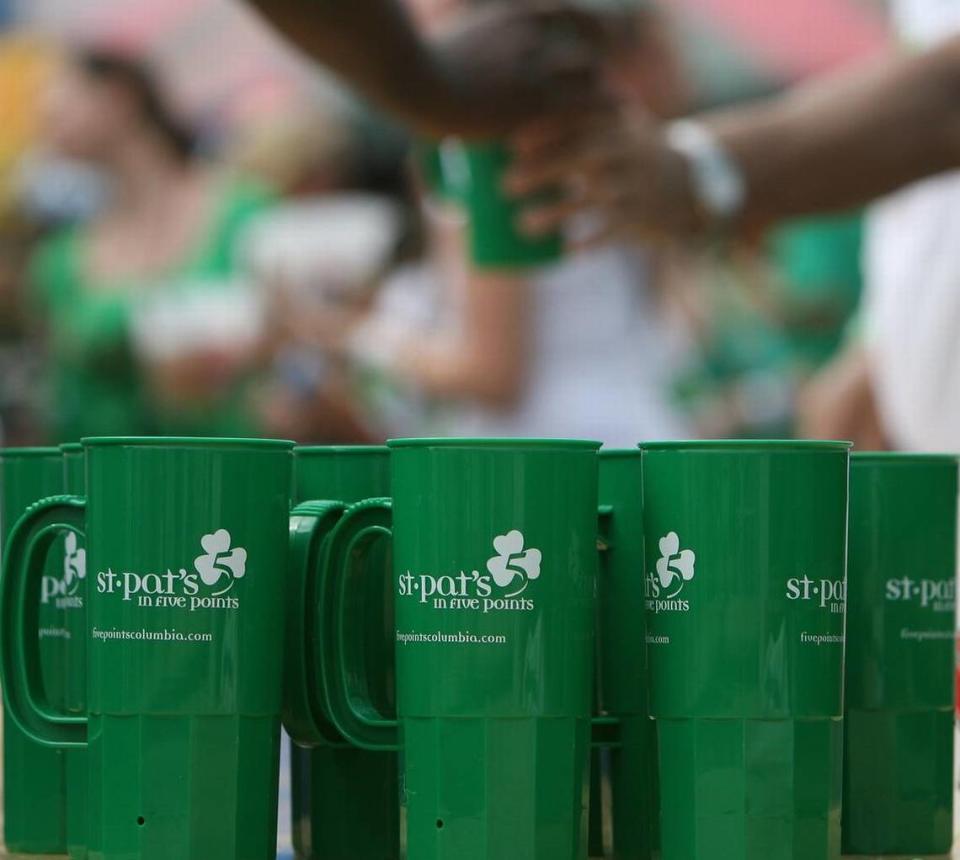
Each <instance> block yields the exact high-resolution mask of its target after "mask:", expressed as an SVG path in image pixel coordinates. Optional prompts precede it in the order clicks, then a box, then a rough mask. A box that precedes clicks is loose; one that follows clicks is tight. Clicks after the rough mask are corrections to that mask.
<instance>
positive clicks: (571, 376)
mask: <svg viewBox="0 0 960 860" xmlns="http://www.w3.org/2000/svg"><path fill="white" fill-rule="evenodd" d="M648 277H649V274H648V272H647V267H646V265H645V264H644V261H643V259H642V257H641V255H639V254H637V253H635V252H632V251H628V250H621V249H618V248H607V249H603V250H598V251H592V252H589V253H583V254H578V255H576V256H573V257H570V258H568V259H567V260H565V261H563V262H562V263H560V264H558V265H557V266H555V267H553V268H551V269H547V270H545V271H544V272H543V273H542V274H540V275H538V276H536V277H535V278H534V281H533V283H532V284H530V286H529V288H530V289H532V290H533V291H534V293H533V303H534V314H533V316H534V330H533V331H532V332H531V334H530V336H531V337H532V338H533V348H532V349H531V350H530V361H531V366H530V368H529V369H528V373H527V387H526V394H525V395H524V396H523V398H522V399H521V402H520V403H519V405H518V406H517V407H516V408H515V409H512V410H510V411H509V412H497V411H494V410H491V409H487V408H481V407H477V406H470V405H464V406H463V407H461V408H459V409H456V410H454V411H453V412H452V413H451V414H449V415H448V419H449V424H448V425H447V426H446V428H445V429H446V430H447V432H448V433H449V434H451V435H458V436H459V435H463V436H482V437H491V436H493V437H496V436H502V437H510V438H514V437H547V438H572V439H592V440H596V441H600V442H603V443H605V444H606V445H608V446H613V447H619V448H628V447H631V448H632V447H635V446H636V445H637V443H639V442H641V441H649V440H652V439H675V438H688V437H689V435H690V428H689V427H687V426H686V424H685V422H684V421H683V419H682V418H681V416H680V415H679V413H678V412H677V410H676V409H675V408H673V407H672V406H671V405H670V402H669V398H668V394H667V389H668V386H669V379H670V375H671V372H672V371H673V369H674V366H675V362H674V360H673V357H674V355H675V354H676V352H677V348H678V345H677V344H673V343H671V341H670V339H669V333H668V332H666V331H664V325H663V324H662V322H661V320H660V319H659V314H658V312H657V309H656V307H655V303H654V301H653V300H652V298H651V296H650V295H649V291H648V288H647V282H648Z"/></svg>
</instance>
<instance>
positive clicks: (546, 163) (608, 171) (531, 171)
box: [506, 109, 705, 244]
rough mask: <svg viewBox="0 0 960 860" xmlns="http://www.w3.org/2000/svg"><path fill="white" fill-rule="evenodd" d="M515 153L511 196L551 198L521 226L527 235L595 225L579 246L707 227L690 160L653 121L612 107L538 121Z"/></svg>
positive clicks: (521, 135)
mask: <svg viewBox="0 0 960 860" xmlns="http://www.w3.org/2000/svg"><path fill="white" fill-rule="evenodd" d="M513 148H514V153H515V162H514V165H513V168H512V170H511V171H510V172H509V174H508V175H507V178H506V191H507V192H508V193H509V194H512V195H513V196H515V197H518V198H521V199H526V198H529V197H531V196H537V197H541V198H542V199H544V200H545V201H547V202H541V203H539V204H531V205H530V206H529V207H527V209H525V211H524V214H523V216H522V219H521V224H520V227H521V229H522V230H523V231H524V232H525V233H527V234H529V235H530V236H534V237H536V236H543V235H548V234H550V233H553V232H556V231H557V230H558V229H560V228H562V227H563V226H564V225H565V224H566V223H567V222H568V221H569V219H571V218H572V217H574V216H578V215H586V216H590V218H589V219H588V220H592V221H593V222H595V228H594V229H593V230H592V231H591V232H590V233H589V235H587V236H586V237H584V240H583V241H582V242H581V244H596V243H599V242H604V241H609V240H615V239H630V240H643V241H650V240H656V239H662V238H666V237H683V236H688V235H693V234H696V233H699V232H702V230H703V228H704V226H705V225H704V219H703V217H702V215H701V213H700V212H699V210H698V208H697V205H696V202H695V199H694V195H693V190H692V187H691V181H690V172H689V168H688V164H687V161H686V159H685V158H684V157H683V156H682V155H681V154H680V153H678V152H676V151H675V150H673V149H671V148H670V147H669V146H668V145H667V143H666V139H665V136H664V133H663V129H662V126H661V125H660V124H658V123H657V122H655V121H654V120H652V119H651V118H650V117H647V116H645V115H641V114H638V113H637V112H631V111H628V110H626V109H608V110H605V111H603V112H601V113H598V114H594V115H592V116H590V117H586V118H584V117H579V118H578V117H571V118H547V119H541V120H538V121H535V122H533V123H532V124H530V125H528V126H526V127H524V128H523V129H521V130H520V131H519V132H518V133H517V134H516V135H515V136H514V138H513Z"/></svg>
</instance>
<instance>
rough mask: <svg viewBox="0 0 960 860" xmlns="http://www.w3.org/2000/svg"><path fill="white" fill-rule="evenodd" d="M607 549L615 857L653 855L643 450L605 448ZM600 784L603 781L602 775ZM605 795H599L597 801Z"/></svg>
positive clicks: (603, 638) (602, 633)
mask: <svg viewBox="0 0 960 860" xmlns="http://www.w3.org/2000/svg"><path fill="white" fill-rule="evenodd" d="M600 510H601V515H602V518H603V521H604V523H605V525H604V528H603V533H604V540H603V545H604V548H603V550H602V551H601V553H600V580H599V582H600V587H599V606H600V615H599V618H600V621H599V626H598V628H597V634H598V652H599V671H598V674H597V691H598V696H597V698H598V701H599V706H600V710H601V713H603V714H608V715H610V716H611V717H615V718H616V719H617V721H618V722H619V724H620V744H619V746H618V747H616V748H614V749H612V750H609V751H603V753H604V754H605V755H606V756H607V757H608V760H609V773H610V806H611V809H610V812H611V819H612V829H613V849H614V856H615V857H617V858H618V860H650V858H651V857H652V856H653V851H654V849H655V847H656V844H657V839H658V837H657V818H658V807H657V747H656V735H655V732H654V726H653V722H652V721H651V720H650V706H649V701H648V695H647V686H648V677H647V643H646V626H645V624H644V601H645V594H644V580H643V577H641V576H637V571H640V570H643V468H642V455H641V452H640V451H639V450H638V449H633V450H628V451H606V450H604V451H601V452H600ZM593 783H594V786H600V785H602V781H601V780H600V779H599V778H598V777H597V778H595V779H594V780H593ZM600 803H601V799H600V797H598V795H597V794H596V792H595V791H594V792H592V794H591V808H594V807H595V806H599V805H600ZM594 856H599V855H594Z"/></svg>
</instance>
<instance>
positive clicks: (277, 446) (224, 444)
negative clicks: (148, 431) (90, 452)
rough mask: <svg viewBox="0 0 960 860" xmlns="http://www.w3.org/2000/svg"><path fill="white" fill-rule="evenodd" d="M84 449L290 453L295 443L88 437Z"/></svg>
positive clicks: (274, 440) (280, 440) (283, 441)
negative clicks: (184, 449)
mask: <svg viewBox="0 0 960 860" xmlns="http://www.w3.org/2000/svg"><path fill="white" fill-rule="evenodd" d="M80 444H81V445H82V446H83V447H84V448H109V447H117V448H122V447H128V448H267V449H270V450H286V451H292V450H293V448H294V447H295V445H296V443H294V442H289V441H285V440H282V439H240V438H224V439H218V438H213V437H210V438H208V437H203V436H197V437H191V436H90V437H87V438H85V439H82V440H81V441H80Z"/></svg>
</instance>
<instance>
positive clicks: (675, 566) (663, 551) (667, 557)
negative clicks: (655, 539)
mask: <svg viewBox="0 0 960 860" xmlns="http://www.w3.org/2000/svg"><path fill="white" fill-rule="evenodd" d="M660 556H661V558H660V560H659V561H658V562H657V578H658V579H659V580H660V585H661V587H662V588H664V589H666V588H669V587H670V586H671V585H672V584H673V583H674V582H676V583H677V589H676V591H675V592H674V595H676V594H679V592H680V590H681V589H682V588H683V584H684V583H685V582H690V580H691V579H693V577H694V569H695V566H696V563H697V556H696V553H694V551H693V550H690V549H685V550H682V551H681V549H680V538H679V537H678V536H677V533H676V532H670V534H668V535H667V536H666V537H662V538H660Z"/></svg>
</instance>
